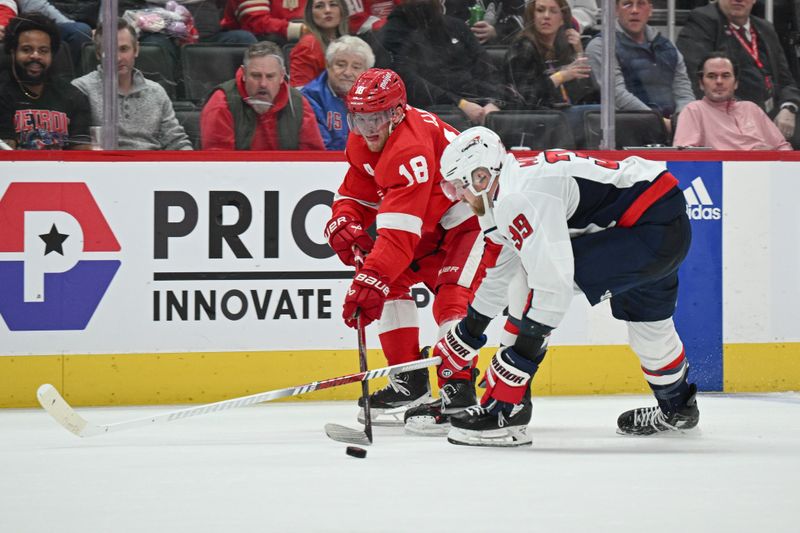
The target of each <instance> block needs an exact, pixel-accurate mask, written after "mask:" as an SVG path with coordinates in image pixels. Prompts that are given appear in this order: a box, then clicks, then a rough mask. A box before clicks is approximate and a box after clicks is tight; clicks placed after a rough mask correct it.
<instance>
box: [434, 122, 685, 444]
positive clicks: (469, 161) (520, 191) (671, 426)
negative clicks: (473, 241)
mask: <svg viewBox="0 0 800 533" xmlns="http://www.w3.org/2000/svg"><path fill="white" fill-rule="evenodd" d="M441 171H442V175H443V176H444V181H443V184H444V187H445V189H446V192H447V194H448V196H449V197H451V198H461V199H463V200H464V201H465V202H467V203H468V204H469V205H470V207H471V208H472V210H473V211H474V212H475V214H477V215H479V216H480V217H481V225H482V226H483V227H484V228H489V229H487V231H486V233H487V238H489V239H491V240H492V241H493V242H494V243H496V244H497V245H500V246H502V251H501V253H500V254H499V256H498V257H499V258H500V262H499V264H498V265H496V266H495V267H492V268H489V269H487V275H486V277H485V278H484V279H483V281H482V282H481V285H480V287H479V288H478V289H477V290H476V292H475V297H474V299H473V301H472V303H471V304H470V309H469V311H468V314H467V315H466V317H465V318H464V319H463V320H462V321H461V322H459V324H457V325H456V326H454V327H453V329H452V330H451V331H450V332H448V334H447V335H445V337H444V338H443V339H442V340H440V341H439V343H438V344H437V346H436V348H435V352H436V353H437V354H439V355H442V363H441V365H440V368H439V372H440V373H442V372H443V370H442V368H444V369H446V370H449V371H457V370H459V369H461V368H463V367H465V366H469V365H470V363H471V359H472V357H473V356H474V355H475V354H476V353H477V350H478V349H479V348H480V347H481V346H482V344H483V342H484V341H485V337H484V336H483V332H484V330H485V329H486V326H487V325H488V324H489V321H490V320H491V318H492V317H494V316H496V315H497V314H498V313H500V312H501V311H502V310H503V308H504V307H506V305H508V306H509V314H510V316H511V317H512V319H511V321H510V322H511V325H512V326H513V331H508V329H509V328H507V333H513V334H515V338H511V339H505V340H504V342H503V343H502V344H501V347H500V349H499V350H498V351H497V353H496V354H495V356H494V357H493V358H492V360H491V362H490V363H489V367H488V368H487V371H486V374H485V382H486V392H485V393H484V395H483V398H482V399H481V402H480V404H479V405H476V406H474V407H470V408H468V409H466V410H464V411H462V412H461V413H458V414H454V415H453V416H452V417H451V419H450V423H451V425H452V427H451V429H450V431H449V433H448V440H449V441H450V442H452V443H454V444H466V445H475V446H519V445H524V444H530V443H531V438H530V437H529V436H528V435H527V425H528V423H529V422H530V419H531V403H530V388H529V387H530V382H531V380H532V378H533V376H534V374H535V373H536V371H537V369H538V367H539V365H540V364H541V362H542V360H543V359H544V356H545V352H546V350H547V339H548V337H549V335H550V332H551V331H552V330H553V329H554V328H556V327H557V326H558V325H559V324H560V322H561V320H562V318H563V317H564V314H565V313H566V311H567V308H568V307H569V304H570V301H571V299H572V296H573V290H574V287H575V286H577V287H578V288H579V289H580V291H581V292H583V294H584V295H585V296H586V298H587V299H588V300H589V303H590V304H592V305H595V304H597V303H599V302H600V301H603V300H606V299H610V303H611V311H612V314H613V316H614V317H615V318H617V319H620V320H623V321H625V322H626V323H627V326H628V334H629V342H630V346H631V348H632V349H633V351H634V352H635V353H636V355H638V356H639V360H640V362H641V367H642V371H643V372H644V377H645V379H646V380H647V382H648V384H649V385H650V387H651V389H652V390H653V393H654V394H655V397H656V400H657V402H658V405H657V406H654V407H644V408H639V409H633V410H631V411H627V412H625V413H623V414H622V415H621V416H620V417H619V419H618V420H617V431H618V432H619V433H622V434H632V435H650V434H654V433H659V432H665V431H682V430H687V429H691V428H693V427H695V426H696V425H697V423H698V421H699V417H700V414H699V411H698V409H697V402H696V394H697V388H696V387H695V385H694V384H691V383H689V381H688V371H689V364H688V361H687V359H686V356H685V353H684V348H683V344H682V342H681V340H680V337H679V336H678V333H677V331H676V330H675V325H674V323H673V321H672V315H673V312H674V310H675V304H676V300H677V292H678V276H677V271H678V267H679V266H680V264H681V262H682V261H683V259H684V258H685V257H686V254H687V252H688V250H689V244H690V242H691V227H690V224H689V219H688V217H687V215H686V202H685V199H684V196H683V193H682V192H681V191H680V189H679V188H678V186H677V185H678V181H677V180H676V179H675V177H674V176H672V174H670V173H669V172H668V171H667V169H666V167H665V166H664V165H663V164H661V163H656V162H652V161H646V160H644V159H641V158H638V157H629V158H627V159H624V160H622V161H606V160H601V159H595V158H592V157H588V156H585V155H583V154H580V153H575V152H567V151H563V150H557V151H548V152H543V153H542V154H540V155H539V156H537V157H536V158H533V159H530V160H526V161H517V160H516V159H515V157H514V156H513V155H511V154H508V153H507V152H506V150H505V148H504V147H503V144H502V142H501V141H500V139H499V137H498V136H497V134H496V133H494V132H492V131H490V130H488V129H486V128H481V127H478V128H470V129H468V130H466V131H465V132H463V133H462V134H460V135H459V137H457V138H456V139H455V140H454V141H453V142H452V144H450V145H449V146H448V147H447V148H446V149H445V151H444V154H443V155H442V160H441ZM489 248H490V247H489V246H487V249H489ZM498 274H499V275H498ZM509 286H513V287H516V288H517V290H512V291H508V290H507V288H508V287H509ZM507 294H511V295H512V296H511V300H510V301H509V297H508V296H507ZM515 296H516V297H515Z"/></svg>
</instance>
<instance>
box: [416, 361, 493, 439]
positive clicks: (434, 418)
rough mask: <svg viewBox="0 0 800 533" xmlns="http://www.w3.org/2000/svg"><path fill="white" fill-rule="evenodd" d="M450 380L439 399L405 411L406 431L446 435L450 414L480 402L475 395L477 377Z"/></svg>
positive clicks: (440, 393)
mask: <svg viewBox="0 0 800 533" xmlns="http://www.w3.org/2000/svg"><path fill="white" fill-rule="evenodd" d="M477 374H478V369H477V368H475V369H473V370H472V379H454V380H451V381H448V382H447V383H445V384H444V386H442V388H441V390H440V391H439V399H438V400H432V401H430V402H427V403H425V404H422V405H418V406H417V407H414V408H411V409H409V410H407V411H406V412H405V423H406V425H405V427H406V433H410V434H412V435H430V436H444V435H447V432H448V431H450V416H451V415H454V414H455V413H460V412H461V411H463V410H464V409H466V408H467V407H471V406H473V405H476V404H477V403H478V399H477V397H476V396H475V377H476V376H477Z"/></svg>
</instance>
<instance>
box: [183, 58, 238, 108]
mask: <svg viewBox="0 0 800 533" xmlns="http://www.w3.org/2000/svg"><path fill="white" fill-rule="evenodd" d="M246 50H247V46H243V45H240V44H231V45H224V44H187V45H184V46H183V47H182V48H181V65H182V67H183V91H184V95H183V96H184V98H185V99H186V100H190V101H193V102H200V101H202V100H204V99H205V98H206V97H207V96H208V93H209V92H210V91H211V89H213V88H214V87H216V86H217V85H219V84H220V83H222V82H224V81H227V80H230V79H233V77H234V76H235V75H236V70H237V69H238V68H239V67H240V66H241V65H242V60H243V58H244V53H245V51H246Z"/></svg>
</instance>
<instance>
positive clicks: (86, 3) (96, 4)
mask: <svg viewBox="0 0 800 533" xmlns="http://www.w3.org/2000/svg"><path fill="white" fill-rule="evenodd" d="M49 1H50V3H51V4H52V5H53V7H54V8H56V9H58V10H59V11H61V13H63V14H64V16H66V17H69V18H71V19H72V20H74V21H76V22H83V23H84V24H86V25H87V26H89V27H90V28H96V27H97V15H98V13H99V11H100V0H49Z"/></svg>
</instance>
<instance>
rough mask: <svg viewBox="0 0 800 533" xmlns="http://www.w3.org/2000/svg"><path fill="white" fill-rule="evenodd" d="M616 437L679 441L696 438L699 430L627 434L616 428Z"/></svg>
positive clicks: (683, 429) (684, 429) (687, 429)
mask: <svg viewBox="0 0 800 533" xmlns="http://www.w3.org/2000/svg"><path fill="white" fill-rule="evenodd" d="M617 435H622V436H623V437H635V438H640V439H646V438H654V439H679V438H685V437H696V436H698V435H700V428H699V427H697V426H695V427H693V428H682V429H670V430H667V431H655V432H653V433H627V432H625V431H623V430H621V429H620V428H617Z"/></svg>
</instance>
